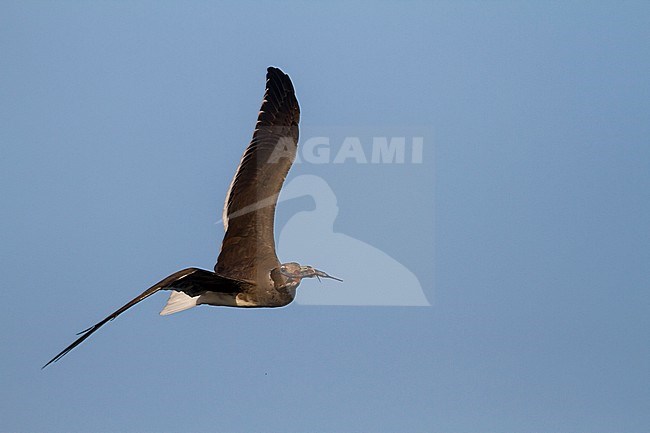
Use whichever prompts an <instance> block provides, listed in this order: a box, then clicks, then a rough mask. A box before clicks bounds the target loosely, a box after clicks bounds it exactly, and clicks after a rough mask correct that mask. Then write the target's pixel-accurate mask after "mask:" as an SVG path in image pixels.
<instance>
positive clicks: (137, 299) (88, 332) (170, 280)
mask: <svg viewBox="0 0 650 433" xmlns="http://www.w3.org/2000/svg"><path fill="white" fill-rule="evenodd" d="M195 271H197V269H195V268H188V269H183V270H182V271H178V272H176V273H174V274H172V275H170V276H168V277H167V278H165V279H164V280H162V281H160V282H158V283H157V284H155V285H153V286H151V287H150V288H148V289H147V290H145V291H144V292H142V293H140V294H139V295H138V296H136V297H135V298H133V299H131V300H130V301H129V302H127V303H126V304H124V306H122V307H121V308H120V309H118V310H116V311H114V312H113V313H112V314H110V315H109V316H108V317H106V318H105V319H104V320H102V321H100V322H97V323H96V324H94V325H93V326H91V327H90V328H87V329H85V330H83V331H81V332H80V333H78V334H77V335H81V336H80V337H79V338H77V339H76V340H75V341H74V342H72V344H70V345H69V346H68V347H66V348H65V349H63V350H62V351H61V352H59V353H58V354H57V355H56V356H55V357H54V358H52V359H50V361H49V362H48V363H47V364H45V365H44V366H43V367H41V370H42V369H44V368H45V367H47V366H48V365H50V364H52V363H54V362H56V361H58V360H59V359H61V358H63V357H64V356H65V355H67V354H68V353H69V352H70V351H71V350H72V349H74V348H75V347H77V346H79V345H80V344H81V343H83V342H84V340H86V339H87V338H88V337H90V336H91V335H93V334H94V333H95V331H97V330H98V329H99V328H101V327H102V326H104V325H105V324H106V323H108V322H110V321H111V320H113V319H115V318H116V317H117V316H119V315H120V314H122V313H124V312H125V311H126V310H128V309H129V308H131V307H133V306H134V305H135V304H137V303H139V302H140V301H142V300H144V299H146V298H148V297H149V296H151V295H153V294H154V293H156V292H158V291H160V290H165V289H166V288H167V287H169V286H170V285H172V284H173V283H174V282H175V281H178V280H179V279H181V278H183V277H186V276H187V275H189V274H192V273H194V272H195Z"/></svg>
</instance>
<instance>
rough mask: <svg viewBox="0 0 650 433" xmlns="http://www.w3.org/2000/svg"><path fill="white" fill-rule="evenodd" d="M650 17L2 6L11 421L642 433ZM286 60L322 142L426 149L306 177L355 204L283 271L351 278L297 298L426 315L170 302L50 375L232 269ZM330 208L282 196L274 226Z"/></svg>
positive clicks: (301, 6) (570, 12)
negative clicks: (341, 294)
mask: <svg viewBox="0 0 650 433" xmlns="http://www.w3.org/2000/svg"><path fill="white" fill-rule="evenodd" d="M649 19H650V7H648V4H647V3H643V2H638V3H637V2H625V3H618V2H617V3H614V2H612V3H604V2H570V3H567V4H565V3H560V2H538V3H534V2H404V3H398V2H376V3H375V2H372V3H371V2H355V3H352V4H348V3H343V2H334V3H331V4H328V5H325V4H323V5H319V4H309V3H299V2H279V3H277V4H271V3H257V2H232V3H213V2H182V3H181V2H28V1H21V2H11V1H5V2H2V4H1V5H0V53H1V55H0V70H1V71H2V73H1V74H0V143H1V146H2V147H1V153H0V156H1V157H0V194H1V198H2V203H3V205H2V213H1V214H0V215H1V218H2V223H1V224H0V251H1V252H2V261H1V264H0V266H1V270H2V275H3V279H4V282H3V295H4V296H3V298H4V299H3V304H4V305H5V309H4V312H3V314H2V315H0V341H1V342H2V347H3V351H2V357H0V374H1V377H2V387H1V390H0V431H16V432H21V431H25V432H27V431H29V432H64V431H65V432H88V431H93V432H111V431H122V432H143V431H164V432H207V431H210V432H214V431H219V432H250V431H259V432H272V431H284V432H302V431H323V432H361V431H371V432H377V433H381V432H395V431H412V432H432V431H433V432H495V431H498V432H513V433H514V432H517V433H521V432H550V431H562V432H584V431H589V432H612V431H624V432H645V431H647V430H648V428H649V427H650V415H649V414H650V391H648V390H649V389H650V374H649V370H648V365H650V348H649V347H650V346H648V341H649V340H650V319H649V317H650V314H649V312H650V311H649V306H650V291H649V290H648V289H649V286H650V278H649V276H650V274H649V273H648V263H650V242H649V241H650V229H649V225H648V213H649V212H650V199H649V195H648V190H649V189H650V170H648V167H650V141H649V139H648V137H649V136H650V85H649V81H648V76H649V75H650V56H649V55H648V53H647V47H648V46H649V45H650V30H648V26H647V23H648V21H649ZM269 65H275V66H278V67H281V68H282V69H283V70H284V71H285V72H287V73H288V74H289V75H290V76H291V78H292V80H293V82H294V86H295V88H296V92H297V95H298V99H299V101H300V104H301V108H302V120H301V126H302V129H301V139H302V140H308V139H310V138H313V137H322V136H325V137H329V138H331V141H330V144H329V147H328V148H329V149H330V150H331V152H332V154H333V155H334V154H336V153H337V152H338V151H339V150H340V149H341V147H342V146H343V142H344V140H345V137H357V138H359V142H360V143H361V146H362V149H363V151H364V152H367V153H368V155H370V153H371V151H372V137H374V136H380V137H382V136H383V137H406V142H407V143H409V142H411V140H412V138H413V137H422V140H423V151H422V160H421V162H418V163H411V162H408V161H406V162H405V163H402V164H398V163H381V164H372V163H366V164H363V163H360V162H359V161H358V160H357V159H354V158H349V159H346V160H343V161H339V162H338V163H335V162H334V161H333V160H332V161H326V162H325V163H318V164H317V163H312V162H309V161H303V162H302V163H300V164H296V165H295V166H294V167H293V169H292V171H291V173H290V174H289V178H288V181H291V180H292V179H297V178H298V177H299V176H303V175H308V176H317V177H318V178H320V179H322V180H324V181H325V182H326V184H327V185H328V188H330V189H331V191H332V192H333V194H334V196H335V197H336V206H337V207H338V214H336V219H335V220H334V222H333V223H332V224H333V225H331V227H330V228H329V229H328V230H329V232H328V233H330V234H331V235H332V237H331V238H328V236H329V235H327V234H325V235H318V236H317V235H316V234H314V235H313V236H310V234H309V233H308V232H306V233H305V234H304V236H303V243H304V245H301V242H300V237H298V236H297V235H294V236H293V238H291V242H288V243H287V244H286V245H287V246H286V247H285V248H284V249H282V248H280V249H279V253H280V255H281V259H282V260H283V261H289V260H298V261H302V258H301V257H306V258H307V257H314V256H313V254H316V253H318V252H321V253H322V252H323V251H325V252H327V254H325V255H324V257H323V258H322V260H324V261H326V262H327V263H322V264H321V263H311V264H313V265H317V266H318V265H320V267H322V268H323V269H325V270H326V271H327V272H329V273H331V274H332V275H336V276H341V277H343V278H344V279H345V280H346V282H344V283H343V285H342V286H334V284H340V283H337V282H334V281H327V282H323V283H322V284H318V282H316V281H306V282H303V284H302V285H301V287H300V289H299V292H300V293H299V296H304V298H302V299H304V300H308V299H309V296H310V292H311V293H312V294H313V293H314V292H315V291H326V290H328V288H335V289H336V290H340V289H341V288H346V289H347V290H350V291H351V293H352V294H354V295H355V296H356V295H359V293H365V294H368V296H370V297H372V296H373V293H375V292H374V291H373V290H375V288H377V291H376V292H377V293H378V292H379V288H380V286H381V289H382V290H385V289H386V287H384V286H388V285H389V284H388V283H389V282H390V285H392V284H394V285H395V287H394V290H395V291H400V292H399V293H408V290H410V289H411V288H412V287H413V285H414V284H419V288H421V290H422V293H423V294H424V295H425V296H426V299H427V300H428V301H429V303H430V304H431V306H425V307H405V306H394V305H392V306H391V305H384V306H350V305H346V306H340V305H339V306H336V305H310V303H309V302H296V303H294V304H292V305H290V306H289V307H287V308H283V309H275V310H238V309H226V308H212V307H200V308H197V309H193V310H191V311H189V312H184V313H180V314H178V315H173V316H169V317H164V318H163V317H160V316H158V312H159V311H160V309H161V308H162V306H163V305H164V302H165V299H166V297H165V296H164V295H163V294H159V295H157V296H155V297H153V298H150V299H148V300H146V301H145V302H143V303H141V304H139V305H138V306H136V307H135V308H133V309H132V310H129V311H128V312H127V313H125V314H124V315H122V316H120V317H119V318H118V319H117V320H115V321H114V322H111V323H110V324H108V325H106V327H105V328H103V329H102V330H101V331H99V332H98V333H97V334H96V335H93V337H92V338H91V339H90V340H88V341H87V342H86V343H84V344H83V345H82V346H80V347H79V348H77V349H76V350H75V351H73V352H72V353H70V354H69V355H68V356H66V357H65V358H64V359H63V360H61V361H60V362H59V363H57V364H55V365H53V366H50V367H48V369H46V370H44V371H41V370H40V367H41V366H42V365H43V364H44V363H45V362H46V361H47V360H49V359H50V358H51V357H52V356H53V355H54V354H56V353H57V352H58V351H59V350H61V349H62V348H63V347H65V346H66V345H67V344H68V343H70V342H71V341H72V339H73V338H74V334H75V332H78V331H80V330H82V329H85V328H86V327H87V326H90V325H91V324H93V323H95V322H97V321H98V320H100V319H102V318H103V317H105V316H106V315H107V314H109V313H110V312H112V311H113V310H115V309H116V308H117V307H119V306H121V305H122V304H123V303H125V302H126V301H128V300H129V299H131V298H132V297H133V296H135V295H136V294H138V293H140V292H141V291H142V290H144V289H145V288H147V287H149V286H150V285H151V284H153V283H155V282H156V281H158V280H159V279H161V278H163V277H164V276H166V275H168V274H169V273H171V272H173V271H176V270H178V269H181V268H184V267H188V266H198V267H203V268H207V269H210V268H212V266H213V265H214V260H215V259H216V255H217V253H218V248H219V243H220V241H221V236H222V234H223V231H222V228H221V226H220V225H219V224H217V221H218V220H219V218H220V216H221V206H222V203H223V199H224V196H225V193H226V189H227V186H228V184H229V182H230V180H231V178H232V175H233V173H234V170H235V167H236V165H237V164H238V162H239V158H240V156H241V154H242V152H243V150H244V147H245V146H246V144H247V143H248V141H249V139H250V136H251V133H252V129H253V125H254V122H255V117H256V115H257V111H258V109H259V105H260V102H261V98H262V94H263V90H264V74H265V70H266V68H267V67H268V66H269ZM408 149H409V148H408V147H407V150H408ZM307 159H308V158H307ZM368 159H370V157H368ZM302 179H305V178H302ZM317 209H318V200H317V197H316V196H313V197H311V198H310V196H309V195H306V196H303V197H301V198H296V199H293V200H289V201H286V202H283V203H282V204H281V206H280V207H279V209H278V220H277V226H278V230H279V229H280V228H282V227H285V226H286V227H293V226H292V225H291V224H290V223H291V222H292V221H296V219H295V218H297V216H301V215H302V216H304V215H308V213H309V212H312V214H313V212H315V211H316V210H317ZM328 221H329V220H328ZM302 228H304V225H303V226H302ZM287 233H289V234H291V233H303V232H300V231H296V230H287ZM315 233H316V232H315ZM328 240H332V243H330V244H326V241H328ZM334 240H338V241H341V240H343V241H342V242H344V243H347V244H346V245H348V246H350V248H337V247H336V246H337V245H340V244H337V243H336V242H334ZM321 245H329V247H327V248H325V247H322V248H321ZM363 248H367V250H365V251H370V252H372V254H371V253H368V254H364V253H362V250H363ZM380 253H381V254H385V256H386V257H390V260H392V261H391V262H390V263H392V264H393V265H390V266H385V265H383V264H380V263H379V262H378V261H375V260H374V259H373V260H370V258H373V257H379V255H378V254H380ZM334 256H335V257H334ZM381 257H382V259H381V260H384V258H385V257H384V256H381ZM330 260H331V263H332V264H334V268H332V267H331V266H330V267H328V266H326V265H327V264H328V263H329V261H330ZM386 260H388V259H386ZM337 263H338V264H337ZM381 263H389V262H381ZM396 264H399V266H398V265H396ZM337 268H338V269H337ZM341 272H343V274H347V276H346V275H343V274H342V273H341ZM411 276H415V278H416V279H417V282H416V283H414V282H413V280H412V279H410V278H411ZM364 281H365V282H366V284H363V283H364ZM392 281H396V282H395V283H392ZM352 282H354V284H353V283H352ZM400 282H402V283H400ZM404 282H406V283H404ZM382 284H384V286H382ZM403 285H406V286H408V287H400V286H403ZM299 300H300V298H299Z"/></svg>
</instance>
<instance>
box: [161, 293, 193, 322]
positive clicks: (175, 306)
mask: <svg viewBox="0 0 650 433" xmlns="http://www.w3.org/2000/svg"><path fill="white" fill-rule="evenodd" d="M198 300H199V296H194V297H192V296H190V295H188V294H186V293H184V292H178V291H176V290H173V291H172V293H171V295H169V299H168V300H167V305H165V308H163V309H162V311H161V312H160V315H161V316H167V315H168V314H174V313H178V312H179V311H184V310H187V309H189V308H192V307H196V306H197V305H198Z"/></svg>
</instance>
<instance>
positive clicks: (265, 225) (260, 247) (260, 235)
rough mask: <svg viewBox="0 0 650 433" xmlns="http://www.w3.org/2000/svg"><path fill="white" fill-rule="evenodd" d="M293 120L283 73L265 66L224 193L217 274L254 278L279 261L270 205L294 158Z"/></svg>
mask: <svg viewBox="0 0 650 433" xmlns="http://www.w3.org/2000/svg"><path fill="white" fill-rule="evenodd" d="M299 120H300V107H299V106H298V101H297V100H296V95H295V93H294V90H293V85H292V84H291V80H290V79H289V76H288V75H286V74H285V73H283V72H282V71H281V70H279V69H277V68H268V71H267V74H266V92H265V93H264V100H263V101H262V108H261V109H260V113H259V116H258V118H257V124H256V126H255V131H254V133H253V139H252V141H251V143H250V144H249V146H248V148H246V151H245V152H244V156H243V157H242V159H241V162H240V164H239V167H238V168H237V172H236V173H235V177H234V178H233V181H232V183H231V184H230V188H229V189H228V193H227V194H226V203H225V205H224V210H223V222H224V228H225V229H226V234H225V236H224V239H223V243H222V245H221V252H220V253H219V258H218V259H217V264H216V265H215V267H214V269H215V271H216V272H217V273H218V274H221V275H224V276H227V277H231V278H236V279H241V280H247V281H260V278H268V272H269V271H270V270H271V269H273V268H275V267H277V266H279V262H278V258H277V256H276V254H275V240H274V238H273V224H274V214H275V205H276V203H277V198H278V194H279V193H280V189H281V188H282V184H283V182H284V179H285V177H286V176H287V173H288V171H289V168H291V164H292V163H293V160H294V159H295V157H296V150H297V146H298V122H299Z"/></svg>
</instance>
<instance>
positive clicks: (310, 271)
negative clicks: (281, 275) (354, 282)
mask: <svg viewBox="0 0 650 433" xmlns="http://www.w3.org/2000/svg"><path fill="white" fill-rule="evenodd" d="M300 276H301V278H313V277H316V278H331V279H332V280H336V281H343V280H342V279H340V278H336V277H333V276H331V275H329V274H327V273H326V272H323V271H319V270H318V269H314V268H312V267H311V266H301V267H300Z"/></svg>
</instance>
